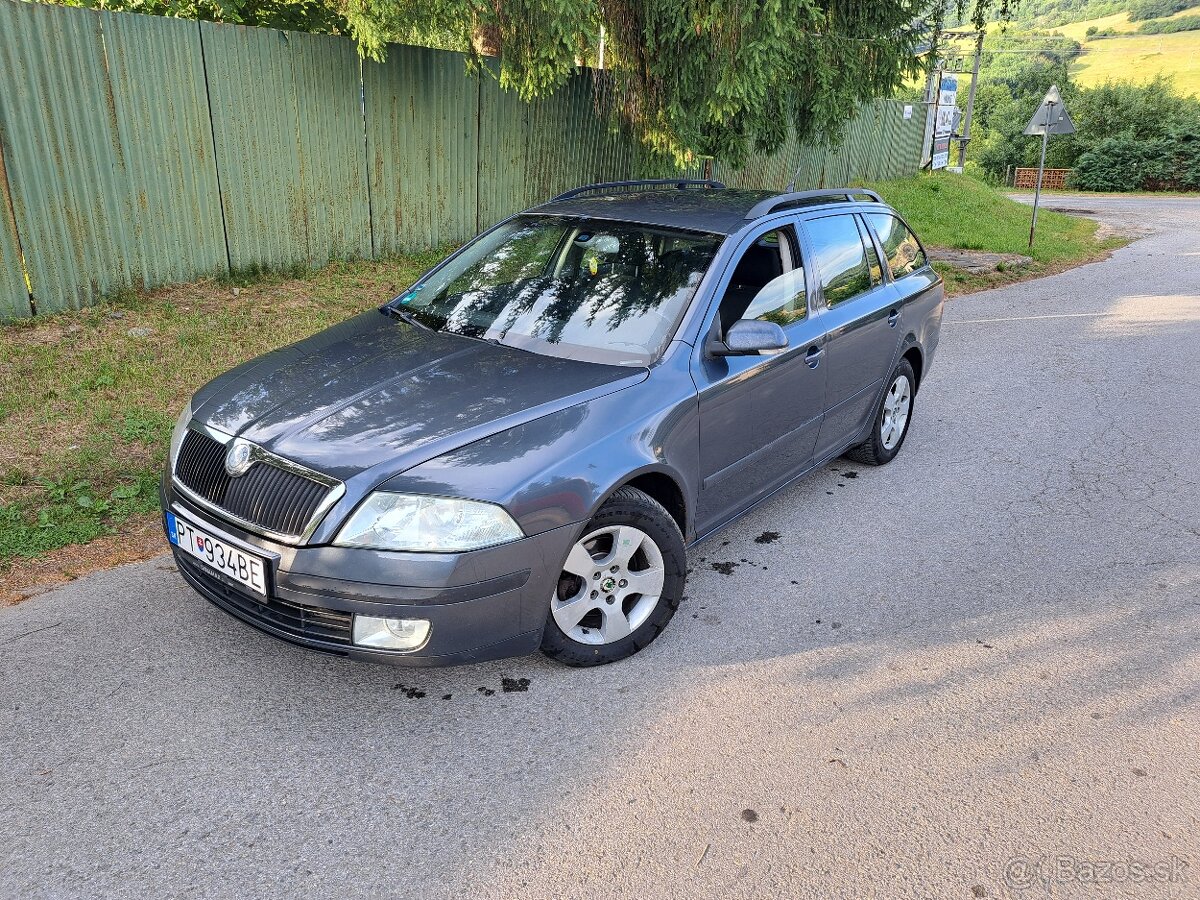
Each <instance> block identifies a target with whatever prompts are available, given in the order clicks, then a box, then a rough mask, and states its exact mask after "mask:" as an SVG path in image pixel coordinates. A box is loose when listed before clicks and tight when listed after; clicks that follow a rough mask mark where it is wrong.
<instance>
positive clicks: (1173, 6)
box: [1128, 0, 1200, 22]
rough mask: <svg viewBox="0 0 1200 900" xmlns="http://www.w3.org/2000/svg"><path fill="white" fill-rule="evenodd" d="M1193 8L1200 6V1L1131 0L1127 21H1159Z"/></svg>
mask: <svg viewBox="0 0 1200 900" xmlns="http://www.w3.org/2000/svg"><path fill="white" fill-rule="evenodd" d="M1195 6H1200V0H1132V2H1131V3H1130V4H1129V7H1128V11H1129V21H1130V22H1141V21H1143V20H1145V19H1161V18H1165V17H1166V16H1173V15H1175V13H1177V12H1182V11H1183V10H1185V9H1192V8H1193V7H1195Z"/></svg>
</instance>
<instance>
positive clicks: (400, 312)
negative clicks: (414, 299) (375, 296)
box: [379, 303, 436, 331]
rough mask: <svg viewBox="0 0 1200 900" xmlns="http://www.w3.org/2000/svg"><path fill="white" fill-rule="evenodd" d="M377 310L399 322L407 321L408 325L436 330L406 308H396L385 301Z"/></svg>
mask: <svg viewBox="0 0 1200 900" xmlns="http://www.w3.org/2000/svg"><path fill="white" fill-rule="evenodd" d="M379 311H380V312H381V313H384V314H385V315H389V316H391V317H392V318H393V319H399V320H400V321H401V322H407V323H408V324H409V325H415V326H416V327H417V328H423V329H425V330H426V331H435V330H436V329H434V328H430V327H429V326H428V325H426V324H425V323H424V322H422V321H421V320H420V319H418V318H417V317H416V316H415V315H413V314H412V313H411V312H409V311H408V310H407V309H397V308H396V307H394V306H392V305H391V304H390V303H385V304H384V305H383V306H381V307H379Z"/></svg>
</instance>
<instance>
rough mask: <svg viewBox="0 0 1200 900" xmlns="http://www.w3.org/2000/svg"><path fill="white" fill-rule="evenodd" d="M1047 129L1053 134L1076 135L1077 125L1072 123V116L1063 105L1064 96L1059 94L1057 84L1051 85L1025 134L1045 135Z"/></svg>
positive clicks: (1026, 127)
mask: <svg viewBox="0 0 1200 900" xmlns="http://www.w3.org/2000/svg"><path fill="white" fill-rule="evenodd" d="M1047 127H1049V130H1050V133H1051V134H1074V133H1075V123H1074V122H1072V121H1071V116H1070V114H1068V113H1067V108H1066V106H1064V105H1063V100H1062V94H1060V93H1059V92H1058V85H1056V84H1052V85H1050V90H1048V91H1046V96H1045V97H1043V98H1042V102H1041V104H1040V105H1039V106H1038V108H1037V111H1036V112H1035V113H1034V114H1033V118H1032V119H1030V120H1029V124H1028V125H1026V126H1025V131H1024V132H1023V133H1024V134H1044V133H1045V132H1046V129H1047Z"/></svg>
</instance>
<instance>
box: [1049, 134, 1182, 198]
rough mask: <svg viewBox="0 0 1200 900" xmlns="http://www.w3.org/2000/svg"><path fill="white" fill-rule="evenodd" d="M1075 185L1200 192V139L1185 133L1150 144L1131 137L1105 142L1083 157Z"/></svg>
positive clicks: (1109, 188) (1099, 188)
mask: <svg viewBox="0 0 1200 900" xmlns="http://www.w3.org/2000/svg"><path fill="white" fill-rule="evenodd" d="M1072 182H1073V184H1074V186H1075V187H1079V188H1082V189H1084V190H1088V191H1137V190H1196V189H1200V136H1198V135H1197V133H1196V132H1187V131H1183V132H1176V133H1173V134H1170V135H1167V136H1165V137H1158V138H1151V139H1148V140H1147V139H1138V138H1136V137H1134V136H1132V135H1131V134H1129V133H1124V134H1121V135H1118V136H1117V137H1111V138H1106V139H1104V140H1102V141H1100V142H1099V143H1098V144H1097V145H1096V146H1095V147H1093V148H1092V149H1091V150H1088V151H1087V152H1085V153H1083V154H1081V155H1080V157H1079V159H1078V161H1077V162H1076V163H1075V170H1074V172H1073V173H1072Z"/></svg>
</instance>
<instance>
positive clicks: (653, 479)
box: [588, 466, 693, 543]
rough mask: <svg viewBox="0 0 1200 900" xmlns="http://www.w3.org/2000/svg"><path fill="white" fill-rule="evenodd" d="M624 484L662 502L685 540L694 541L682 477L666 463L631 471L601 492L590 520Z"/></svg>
mask: <svg viewBox="0 0 1200 900" xmlns="http://www.w3.org/2000/svg"><path fill="white" fill-rule="evenodd" d="M624 487H632V488H637V489H638V490H639V491H641V492H642V493H643V494H646V495H647V496H648V497H650V498H652V499H653V500H656V501H657V502H658V503H660V504H661V505H662V506H663V508H664V509H666V511H667V512H668V513H670V515H671V518H672V519H674V520H675V524H676V525H678V526H679V531H680V533H681V534H682V535H683V539H684V543H687V542H688V541H690V540H691V535H692V519H691V517H692V512H693V510H692V506H691V505H690V504H689V503H688V502H687V494H686V493H685V492H684V489H683V479H682V478H681V477H680V476H679V475H678V473H676V472H672V471H671V470H670V469H668V468H666V467H665V466H647V467H645V468H642V469H638V470H635V471H633V472H630V473H628V474H627V475H625V476H624V477H623V478H621V479H620V480H619V481H617V482H616V483H614V484H613V485H611V486H610V487H609V488H608V490H606V491H604V492H603V493H601V494H600V498H599V500H598V501H597V502H596V503H595V504H594V505H593V507H592V509H591V510H590V511H589V513H588V519H591V517H592V516H594V515H595V514H596V513H597V512H598V511H599V509H600V508H601V507H602V506H604V504H605V503H607V502H608V500H609V498H610V497H612V495H613V494H615V493H616V492H617V491H619V490H620V489H621V488H624Z"/></svg>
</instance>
